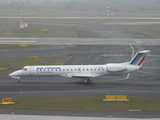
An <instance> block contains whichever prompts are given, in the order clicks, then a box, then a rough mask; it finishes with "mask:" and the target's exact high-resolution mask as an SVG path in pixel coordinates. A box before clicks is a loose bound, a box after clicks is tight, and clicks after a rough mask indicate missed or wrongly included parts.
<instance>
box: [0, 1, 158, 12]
mask: <svg viewBox="0 0 160 120" xmlns="http://www.w3.org/2000/svg"><path fill="white" fill-rule="evenodd" d="M108 1H109V6H110V11H113V12H117V11H121V12H159V11H160V0H0V9H15V10H19V9H20V4H21V3H22V2H24V9H26V10H66V11H99V12H101V11H102V12H103V11H107V3H108Z"/></svg>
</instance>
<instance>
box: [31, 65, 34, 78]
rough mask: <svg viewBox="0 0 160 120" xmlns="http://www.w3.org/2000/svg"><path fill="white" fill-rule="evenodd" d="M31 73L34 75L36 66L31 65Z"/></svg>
mask: <svg viewBox="0 0 160 120" xmlns="http://www.w3.org/2000/svg"><path fill="white" fill-rule="evenodd" d="M30 75H31V76H32V75H34V66H30Z"/></svg>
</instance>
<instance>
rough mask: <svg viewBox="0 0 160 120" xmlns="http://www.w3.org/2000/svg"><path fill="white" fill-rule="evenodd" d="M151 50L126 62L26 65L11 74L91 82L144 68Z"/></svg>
mask: <svg viewBox="0 0 160 120" xmlns="http://www.w3.org/2000/svg"><path fill="white" fill-rule="evenodd" d="M148 52H150V50H143V51H139V52H137V53H136V55H135V56H134V57H133V59H132V60H131V61H129V62H125V63H108V64H105V65H59V66H53V65H47V66H25V67H24V68H22V69H21V70H17V71H15V72H13V73H11V74H9V76H11V77H12V78H17V79H18V82H20V78H21V77H34V76H35V77H38V76H62V77H68V78H81V79H83V80H84V82H85V83H90V78H93V77H100V76H116V75H123V74H128V73H131V72H133V71H136V70H138V69H140V68H142V64H143V62H144V59H145V57H146V54H147V53H148Z"/></svg>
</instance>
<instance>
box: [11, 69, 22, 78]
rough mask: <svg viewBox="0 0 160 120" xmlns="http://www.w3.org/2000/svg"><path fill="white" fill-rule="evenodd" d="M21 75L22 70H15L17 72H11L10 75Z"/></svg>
mask: <svg viewBox="0 0 160 120" xmlns="http://www.w3.org/2000/svg"><path fill="white" fill-rule="evenodd" d="M20 75H21V70H18V71H15V72H12V73H11V74H9V76H11V77H13V76H14V77H16V76H20Z"/></svg>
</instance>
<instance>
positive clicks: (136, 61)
mask: <svg viewBox="0 0 160 120" xmlns="http://www.w3.org/2000/svg"><path fill="white" fill-rule="evenodd" d="M148 52H150V50H143V51H139V52H137V53H136V55H135V56H134V57H133V59H132V60H131V61H130V65H137V66H142V64H143V62H144V59H145V57H146V54H147V53H148Z"/></svg>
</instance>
